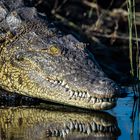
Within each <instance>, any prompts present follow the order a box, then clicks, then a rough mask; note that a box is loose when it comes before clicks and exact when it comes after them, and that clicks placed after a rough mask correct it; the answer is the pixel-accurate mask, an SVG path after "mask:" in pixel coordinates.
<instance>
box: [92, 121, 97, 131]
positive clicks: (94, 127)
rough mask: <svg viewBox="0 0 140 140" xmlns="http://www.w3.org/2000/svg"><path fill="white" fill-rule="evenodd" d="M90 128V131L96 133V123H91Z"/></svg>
mask: <svg viewBox="0 0 140 140" xmlns="http://www.w3.org/2000/svg"><path fill="white" fill-rule="evenodd" d="M91 128H92V131H96V130H97V126H96V123H94V122H92V124H91Z"/></svg>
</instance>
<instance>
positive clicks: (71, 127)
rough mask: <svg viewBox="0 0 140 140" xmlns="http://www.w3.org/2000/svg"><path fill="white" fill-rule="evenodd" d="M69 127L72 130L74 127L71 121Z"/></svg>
mask: <svg viewBox="0 0 140 140" xmlns="http://www.w3.org/2000/svg"><path fill="white" fill-rule="evenodd" d="M69 129H70V130H72V129H73V123H72V122H71V121H70V123H69Z"/></svg>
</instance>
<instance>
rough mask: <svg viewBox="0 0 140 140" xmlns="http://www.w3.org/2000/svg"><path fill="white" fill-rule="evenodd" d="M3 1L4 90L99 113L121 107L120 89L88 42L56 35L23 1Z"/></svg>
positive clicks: (0, 71)
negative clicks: (101, 66) (84, 42)
mask: <svg viewBox="0 0 140 140" xmlns="http://www.w3.org/2000/svg"><path fill="white" fill-rule="evenodd" d="M0 2H1V3H0V13H1V14H0V29H1V31H0V86H1V87H2V88H3V89H5V90H8V91H10V92H16V93H19V94H22V95H26V96H30V97H36V98H40V99H43V100H48V101H52V102H57V103H60V104H66V105H71V106H77V107H81V108H88V109H95V110H104V109H110V108H112V107H114V106H115V105H116V98H117V96H118V94H119V89H118V87H117V85H116V84H115V83H114V82H113V81H112V80H110V79H109V78H107V77H106V75H105V74H104V73H103V71H102V69H101V68H100V67H99V66H98V64H97V63H96V61H95V60H94V58H93V56H92V55H91V54H90V53H89V52H88V51H87V50H86V48H85V45H84V44H83V43H80V42H79V41H77V40H76V39H75V38H74V37H73V36H72V35H66V34H63V33H61V32H60V31H57V30H56V28H55V27H54V26H53V25H51V24H49V23H48V22H47V20H46V19H45V18H46V17H43V18H42V17H41V16H40V15H38V14H37V12H36V10H35V9H34V8H29V7H25V6H24V3H23V1H22V0H21V1H18V2H17V1H16V0H12V1H10V2H8V0H5V1H3V0H1V1H0ZM9 11H10V12H9Z"/></svg>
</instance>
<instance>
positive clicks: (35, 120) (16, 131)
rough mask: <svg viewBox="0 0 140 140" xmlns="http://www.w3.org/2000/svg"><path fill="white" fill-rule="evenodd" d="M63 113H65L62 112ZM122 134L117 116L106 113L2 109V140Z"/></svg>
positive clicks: (84, 137)
mask: <svg viewBox="0 0 140 140" xmlns="http://www.w3.org/2000/svg"><path fill="white" fill-rule="evenodd" d="M60 110H61V111H60ZM119 135H120V130H119V128H118V125H117V121H116V119H115V117H113V116H111V115H110V114H108V113H105V112H89V111H86V112H85V111H84V110H76V109H75V110H73V109H71V110H70V109H69V111H68V108H65V107H63V106H62V107H59V110H58V107H57V106H55V105H49V104H48V105H47V106H46V107H45V108H40V107H38V108H37V107H36V108H35V107H6V108H5V107H3V108H2V107H1V108H0V138H1V139H2V140H11V139H12V140H15V139H16V140H17V139H20V140H56V139H57V140H61V139H69V140H71V139H93V138H98V137H100V138H102V139H106V138H107V139H108V138H110V139H112V138H115V139H117V137H118V136H119Z"/></svg>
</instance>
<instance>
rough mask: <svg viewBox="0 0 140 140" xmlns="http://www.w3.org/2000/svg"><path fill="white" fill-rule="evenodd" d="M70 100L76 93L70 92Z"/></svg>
mask: <svg viewBox="0 0 140 140" xmlns="http://www.w3.org/2000/svg"><path fill="white" fill-rule="evenodd" d="M69 93H70V98H71V97H72V96H73V95H74V91H72V90H70V92H69Z"/></svg>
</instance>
